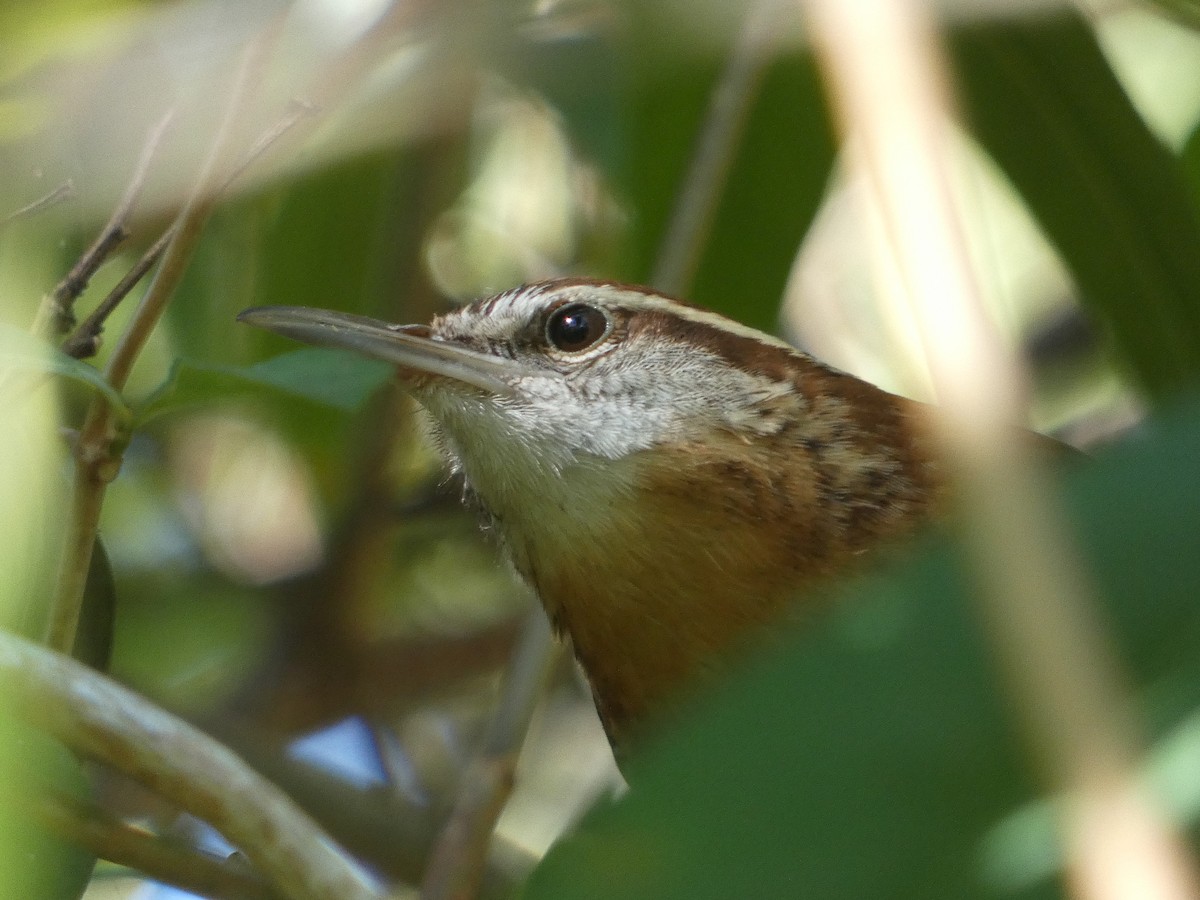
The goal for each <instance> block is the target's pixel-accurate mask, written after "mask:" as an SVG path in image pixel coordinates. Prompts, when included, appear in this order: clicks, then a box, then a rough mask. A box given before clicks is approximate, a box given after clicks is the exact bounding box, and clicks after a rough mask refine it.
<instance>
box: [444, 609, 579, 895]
mask: <svg viewBox="0 0 1200 900" xmlns="http://www.w3.org/2000/svg"><path fill="white" fill-rule="evenodd" d="M557 650H558V645H557V644H555V643H554V640H553V635H552V634H551V629H550V622H549V620H548V619H547V618H546V614H545V613H544V612H543V611H542V609H541V608H540V607H538V608H537V609H535V610H534V611H533V612H531V613H530V615H529V618H528V619H527V620H526V622H525V627H524V629H523V630H522V632H521V636H520V638H519V639H518V641H517V644H516V646H515V647H514V648H513V656H512V661H511V662H510V663H509V666H508V669H507V670H506V671H505V675H504V686H503V688H502V693H501V699H500V703H499V706H498V707H497V709H496V713H495V717H494V718H493V719H492V722H491V724H490V725H489V727H488V732H487V735H486V736H485V738H484V743H483V748H482V750H481V751H480V753H479V755H478V757H477V758H476V759H475V760H474V761H473V762H472V763H471V765H470V766H468V767H467V771H466V772H465V773H464V775H463V780H462V784H461V785H460V786H459V791H458V798H457V800H456V801H455V804H454V809H453V810H452V811H451V813H450V819H449V820H448V821H447V823H446V826H445V828H444V829H443V831H442V835H441V837H440V838H439V840H438V843H437V846H436V847H435V848H434V851H433V855H432V857H431V858H430V861H429V868H428V869H427V871H426V874H425V880H424V882H423V883H422V885H421V898H422V900H470V898H473V897H475V896H476V895H477V894H478V891H479V885H480V883H481V881H482V878H483V873H484V871H485V870H486V866H487V855H488V846H489V844H490V842H491V838H492V832H493V831H494V830H495V827H496V820H497V819H498V818H499V817H500V812H501V810H503V808H504V804H505V802H506V801H507V800H508V796H509V794H510V793H512V787H513V782H514V779H515V776H516V769H517V757H518V756H519V755H520V752H521V745H522V744H523V743H524V741H525V735H526V733H527V732H528V730H529V722H530V720H531V719H532V718H533V710H534V707H535V706H536V705H537V700H538V696H539V695H540V693H541V688H542V684H543V683H544V682H545V678H546V673H547V672H548V671H549V669H550V667H551V665H552V664H553V662H554V659H555V655H556V653H557Z"/></svg>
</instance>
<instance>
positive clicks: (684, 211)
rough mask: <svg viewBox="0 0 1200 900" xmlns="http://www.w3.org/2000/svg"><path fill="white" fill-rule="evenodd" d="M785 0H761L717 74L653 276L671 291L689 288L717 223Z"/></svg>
mask: <svg viewBox="0 0 1200 900" xmlns="http://www.w3.org/2000/svg"><path fill="white" fill-rule="evenodd" d="M790 6H791V5H790V4H788V3H785V2H783V0H756V2H755V3H754V4H753V6H752V7H751V8H750V10H749V12H748V13H747V14H746V20H745V22H744V24H743V25H742V30H741V33H740V34H739V35H738V38H737V42H736V43H735V44H734V46H733V49H732V50H731V51H730V54H729V59H728V60H727V61H726V63H725V68H724V70H723V71H722V72H721V74H720V76H719V77H718V78H717V83H716V85H715V87H714V88H713V93H712V97H711V98H710V99H709V106H708V114H707V116H706V117H705V120H704V125H703V127H702V129H701V131H700V135H699V139H698V141H697V145H696V152H695V154H694V155H693V157H692V161H691V165H690V166H689V167H688V171H687V174H686V176H685V177H684V180H683V185H682V187H681V188H680V190H679V198H678V200H677V201H676V203H675V208H674V210H673V211H672V214H671V221H670V223H669V224H668V226H667V231H666V235H665V236H664V237H663V241H662V244H661V245H660V247H659V252H658V260H657V263H656V265H655V267H654V274H653V275H652V276H651V279H650V282H651V284H653V285H654V287H656V288H658V289H659V290H660V291H663V292H664V293H667V294H681V293H684V292H686V290H687V288H688V286H689V285H690V284H691V281H692V279H693V278H694V277H695V274H696V268H697V266H698V265H699V263H700V254H701V252H702V251H703V249H704V244H705V241H706V239H707V238H708V233H709V230H710V229H711V228H712V221H713V217H714V216H715V215H716V211H717V203H718V201H719V200H720V198H721V189H722V188H723V187H724V185H725V179H726V177H727V176H728V174H729V168H730V166H731V165H732V163H733V158H734V154H735V152H736V151H737V146H738V142H739V141H740V140H741V137H742V133H743V131H744V130H745V125H746V120H747V119H748V118H749V115H750V109H751V105H752V103H753V100H754V97H755V96H756V95H757V93H758V88H759V86H760V85H761V84H762V79H763V74H764V73H765V72H766V69H767V66H768V65H769V64H770V62H771V58H772V50H773V48H774V46H775V43H776V41H777V40H778V35H779V25H780V21H781V18H782V15H783V13H784V12H785V10H786V11H788V12H790V11H791V9H790Z"/></svg>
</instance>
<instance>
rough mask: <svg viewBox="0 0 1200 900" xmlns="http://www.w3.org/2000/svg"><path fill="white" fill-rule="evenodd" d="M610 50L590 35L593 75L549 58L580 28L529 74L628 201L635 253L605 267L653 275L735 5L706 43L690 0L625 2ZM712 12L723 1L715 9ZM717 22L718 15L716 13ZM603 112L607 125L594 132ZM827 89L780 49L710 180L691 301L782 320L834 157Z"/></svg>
mask: <svg viewBox="0 0 1200 900" xmlns="http://www.w3.org/2000/svg"><path fill="white" fill-rule="evenodd" d="M616 9H618V10H620V11H621V13H622V14H623V15H624V20H623V21H622V22H621V25H623V26H624V27H623V28H621V30H620V32H619V33H620V35H621V40H620V41H618V42H617V43H618V54H617V56H616V58H613V57H612V56H611V55H609V53H607V52H605V51H606V50H607V45H604V46H595V45H593V44H590V43H589V44H587V45H585V46H584V48H583V60H584V63H585V64H586V66H587V67H588V68H587V72H588V73H590V75H591V77H590V78H587V76H586V75H585V76H583V77H580V76H579V74H578V73H575V74H574V75H573V76H572V78H571V79H570V80H569V81H568V82H567V83H566V84H565V85H564V83H563V79H562V77H561V70H562V69H563V68H567V69H573V67H574V64H573V62H566V63H563V64H562V65H561V66H559V67H553V66H552V65H550V64H548V63H547V62H546V61H545V60H544V59H542V56H543V55H545V54H547V53H548V54H549V55H550V58H551V62H552V61H553V59H555V58H563V57H565V56H567V55H568V54H570V55H571V59H572V60H573V59H574V54H575V53H576V52H577V50H578V49H579V48H578V44H579V43H580V41H579V40H577V39H573V40H570V41H567V40H562V41H559V42H558V43H557V44H554V45H551V46H549V48H547V47H546V46H542V47H539V48H538V49H539V51H540V54H539V57H538V59H539V60H541V65H538V64H536V63H535V64H534V67H533V71H532V73H531V74H530V75H529V76H528V77H530V78H532V79H533V80H534V82H535V85H536V86H537V87H538V89H539V90H541V91H542V92H543V93H544V94H546V95H547V96H549V97H551V98H552V99H554V100H555V101H556V102H558V103H559V111H560V112H561V113H562V114H563V115H564V118H565V120H566V124H567V129H568V131H569V133H570V134H571V135H572V136H573V137H575V139H576V141H577V143H578V144H579V145H580V146H581V147H582V148H583V149H584V150H585V151H586V152H590V153H592V154H594V158H595V161H596V162H597V163H598V164H599V165H601V166H602V167H603V168H604V169H605V171H606V173H607V174H608V175H609V177H610V178H611V179H612V181H613V183H614V184H615V186H616V189H617V192H618V194H619V195H620V196H621V199H622V200H624V201H625V203H626V204H627V206H628V208H629V209H630V211H631V213H632V216H633V218H632V221H631V223H630V229H631V237H630V241H629V245H628V246H627V248H626V250H627V253H626V254H625V255H624V256H623V257H622V258H621V259H619V260H615V261H614V262H613V263H612V265H614V266H616V271H615V272H612V271H609V272H605V273H604V274H606V275H616V276H617V277H620V278H623V279H626V280H629V281H634V282H642V283H644V282H646V281H648V280H649V278H650V277H651V273H652V271H653V270H654V266H655V262H656V260H657V258H658V255H659V252H660V246H661V244H662V241H663V237H664V233H665V230H666V227H667V223H668V221H669V220H670V216H671V214H672V212H673V210H674V208H675V205H676V203H677V201H678V197H679V191H680V189H681V187H682V184H683V178H684V175H685V173H686V172H687V170H688V166H689V164H690V163H691V160H692V155H693V153H694V152H695V148H696V146H697V142H698V140H699V137H698V136H699V135H700V133H701V129H702V127H703V125H704V122H705V118H706V115H707V113H708V107H709V103H710V98H711V96H712V93H713V90H714V88H715V86H716V83H717V79H718V77H719V75H720V73H721V71H722V69H723V68H724V66H725V60H724V59H723V58H722V56H721V54H722V53H724V52H728V49H729V45H730V44H731V43H732V40H733V37H734V34H735V33H736V28H737V27H739V22H738V20H739V19H740V18H741V16H742V14H744V10H743V9H742V8H739V7H730V8H729V9H728V10H727V11H726V12H727V14H728V19H729V21H728V22H724V23H722V24H723V25H726V26H728V27H727V28H726V35H727V40H726V44H725V46H724V47H719V46H715V45H714V46H713V47H708V46H706V47H704V48H703V49H699V48H697V47H696V46H694V45H693V43H692V42H690V41H688V40H687V39H686V36H682V35H680V34H679V28H678V17H679V16H685V17H686V16H690V15H691V13H690V12H688V10H687V7H686V5H685V4H679V3H653V4H647V3H627V4H622V5H619V6H618V7H616ZM712 12H713V13H714V14H715V13H717V12H718V10H715V9H714V10H713V11H712ZM713 30H714V31H716V30H717V28H716V26H715V25H714V27H713ZM600 123H604V124H605V126H606V127H605V129H604V134H605V137H603V138H602V137H600V136H598V131H599V124H600ZM834 153H835V148H834V141H833V137H832V133H831V130H830V125H829V121H828V114H827V111H826V108H825V100H824V94H823V91H822V90H821V86H820V83H819V79H818V77H817V74H816V71H815V69H814V67H813V62H812V59H811V57H809V56H807V55H799V56H798V55H789V56H781V57H780V58H779V59H777V60H776V61H775V62H774V63H773V64H772V65H770V66H769V67H768V69H767V71H766V73H765V77H764V79H763V82H762V84H761V85H760V87H759V90H758V93H757V95H756V97H755V98H753V100H752V106H751V111H750V114H749V117H748V119H747V122H746V126H745V131H744V133H743V135H742V136H741V139H740V141H739V142H738V145H737V148H736V155H735V158H734V159H733V162H732V167H731V171H730V173H729V176H728V180H727V182H726V183H724V184H720V185H716V186H715V187H716V190H717V194H718V199H719V205H718V207H717V210H716V217H715V221H714V222H713V225H712V230H711V232H710V234H709V235H708V238H707V240H706V241H705V243H704V247H703V252H702V256H701V259H702V262H701V264H700V268H699V271H698V272H697V275H696V279H695V283H694V285H693V286H692V287H691V288H690V289H689V290H688V291H686V294H687V296H688V299H689V300H693V301H695V302H697V303H701V304H704V305H706V306H709V307H712V308H713V309H717V310H719V311H721V312H724V313H728V314H730V315H733V316H736V317H737V318H738V319H740V320H741V321H744V322H746V323H748V324H751V325H754V326H757V327H760V328H764V329H767V330H771V329H773V328H774V327H775V324H776V321H777V318H778V313H779V303H780V299H781V297H782V294H783V288H784V285H785V283H786V280H787V276H788V273H789V271H790V270H791V265H792V260H793V258H794V257H795V254H796V249H797V247H798V246H799V244H800V240H801V238H802V237H803V235H804V234H805V232H806V231H807V230H808V227H809V225H810V224H811V222H812V218H813V216H814V215H815V214H816V210H817V208H818V206H819V204H820V201H821V199H822V196H823V194H824V190H825V183H826V180H827V179H828V176H829V172H830V169H831V167H832V164H833V159H834Z"/></svg>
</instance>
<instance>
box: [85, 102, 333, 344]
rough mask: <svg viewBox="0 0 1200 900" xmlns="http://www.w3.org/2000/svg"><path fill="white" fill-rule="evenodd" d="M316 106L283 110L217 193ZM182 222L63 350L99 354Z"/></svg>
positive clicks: (149, 252) (301, 105) (160, 240)
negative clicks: (113, 319) (116, 317)
mask: <svg viewBox="0 0 1200 900" xmlns="http://www.w3.org/2000/svg"><path fill="white" fill-rule="evenodd" d="M313 111H314V107H313V106H311V105H310V104H307V103H303V102H301V101H296V102H295V103H293V104H292V105H291V106H290V107H289V109H288V110H287V112H285V113H284V114H283V116H282V117H281V118H280V120H279V121H278V122H276V123H275V124H274V125H272V126H271V127H270V128H269V129H267V131H266V132H264V133H263V135H262V136H261V137H260V138H259V139H258V140H257V141H255V143H254V146H253V147H251V148H250V150H249V151H247V153H246V155H245V157H244V158H243V159H242V160H241V161H240V162H239V163H238V164H237V166H235V167H234V169H233V171H232V172H231V173H230V174H229V175H228V177H226V178H225V180H224V181H223V182H222V183H221V185H220V187H219V188H217V189H216V190H215V191H214V193H215V195H216V197H214V200H215V199H216V198H217V197H220V196H222V195H223V194H224V193H225V191H226V190H227V189H228V187H229V186H230V184H232V183H233V182H234V181H236V180H237V179H238V178H239V177H240V176H241V175H242V173H243V172H245V171H246V170H247V169H248V168H250V166H252V165H253V164H254V163H255V162H257V161H258V159H259V158H260V157H261V156H262V155H263V154H264V153H266V152H267V150H269V149H270V148H271V145H272V144H274V143H275V142H276V141H277V140H279V138H281V137H282V136H283V135H285V134H287V132H288V131H290V130H291V129H292V127H293V126H294V125H296V123H297V122H300V121H301V120H303V119H305V118H306V117H308V116H310V115H312V113H313ZM178 226H179V222H178V221H176V222H174V223H172V224H171V226H170V227H169V228H167V230H166V231H164V232H163V233H162V234H161V235H160V236H159V238H158V240H157V241H155V242H154V243H153V244H151V245H150V249H148V250H147V251H146V252H145V253H143V254H142V257H141V259H139V260H138V261H137V262H136V263H135V264H134V266H133V268H131V269H130V270H129V272H128V273H126V275H125V277H124V278H122V279H121V280H120V281H119V282H118V283H117V285H116V287H114V288H113V289H112V290H111V291H109V292H108V296H106V297H105V298H104V299H103V300H101V301H100V303H99V304H98V305H97V306H96V308H95V309H94V310H93V311H92V314H91V315H90V316H88V317H87V318H86V319H84V320H83V322H82V323H81V324H80V325H79V327H78V328H76V329H75V332H74V333H73V334H72V335H71V336H70V337H69V338H67V339H66V340H65V341H63V345H62V351H63V352H64V353H66V354H67V355H68V356H73V357H75V358H76V359H87V358H88V357H90V356H95V355H96V353H97V352H98V351H99V349H100V335H101V334H102V333H103V332H104V323H105V322H107V321H108V317H109V316H110V315H112V313H113V310H115V309H116V308H117V307H118V306H119V305H120V303H121V301H122V300H124V299H125V297H126V296H128V294H129V292H130V291H132V290H133V289H134V288H135V287H136V286H137V283H138V282H139V281H141V280H142V279H143V278H144V277H145V275H146V273H147V272H149V271H150V269H151V268H153V266H154V264H155V263H156V262H158V261H159V259H160V258H161V257H162V255H163V251H164V250H166V248H167V245H168V244H169V243H170V242H171V239H172V238H173V237H174V236H175V232H176V229H177V228H178Z"/></svg>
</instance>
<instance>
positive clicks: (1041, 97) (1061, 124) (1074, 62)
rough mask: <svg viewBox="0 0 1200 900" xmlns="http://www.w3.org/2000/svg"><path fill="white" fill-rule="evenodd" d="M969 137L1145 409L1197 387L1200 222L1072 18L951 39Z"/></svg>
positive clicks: (1175, 172) (993, 25)
mask: <svg viewBox="0 0 1200 900" xmlns="http://www.w3.org/2000/svg"><path fill="white" fill-rule="evenodd" d="M952 48H953V50H954V58H955V61H956V63H957V72H958V85H959V88H960V91H961V94H962V97H963V100H964V102H965V105H966V111H967V114H968V119H969V121H970V124H971V126H972V128H973V130H974V133H975V135H976V137H977V138H978V139H979V140H980V141H981V142H982V144H983V146H984V147H985V148H986V149H987V151H988V152H989V153H990V154H991V155H992V156H993V158H994V159H995V160H996V161H997V162H998V163H999V165H1000V166H1001V168H1003V169H1004V171H1005V172H1006V173H1007V175H1008V177H1009V178H1010V179H1011V180H1012V182H1013V184H1014V185H1015V186H1016V188H1017V190H1018V191H1019V192H1020V194H1021V196H1022V197H1023V198H1024V199H1025V201H1026V203H1027V204H1028V205H1029V207H1030V209H1031V210H1032V212H1033V214H1034V216H1035V217H1036V218H1037V220H1038V221H1039V223H1040V224H1041V226H1042V228H1043V229H1044V230H1045V232H1046V235H1047V236H1048V237H1049V239H1050V241H1051V242H1052V243H1053V244H1054V245H1055V246H1056V247H1057V248H1058V251H1059V253H1060V254H1061V255H1062V257H1063V259H1064V261H1065V262H1066V264H1067V266H1068V267H1069V268H1070V270H1071V272H1072V274H1073V275H1074V277H1075V280H1076V282H1077V283H1078V285H1079V288H1080V290H1081V293H1082V297H1081V300H1082V302H1083V303H1084V304H1085V305H1086V307H1087V308H1088V309H1089V310H1090V311H1092V312H1093V313H1094V314H1095V315H1096V317H1097V318H1098V319H1099V320H1101V321H1102V322H1103V323H1104V324H1105V325H1106V326H1107V329H1108V330H1109V331H1110V332H1111V334H1112V339H1113V342H1114V344H1115V346H1116V349H1117V350H1118V352H1119V354H1120V357H1121V359H1122V361H1123V362H1124V364H1125V365H1126V366H1127V367H1128V369H1129V370H1130V372H1131V373H1132V374H1133V376H1134V378H1135V380H1136V381H1137V382H1138V383H1139V385H1140V386H1141V387H1142V388H1143V389H1144V390H1145V391H1146V392H1148V393H1149V394H1150V395H1151V396H1153V397H1158V398H1161V397H1163V396H1164V395H1166V394H1169V393H1172V392H1176V391H1179V390H1180V389H1181V388H1182V387H1184V386H1185V385H1188V384H1189V383H1194V382H1195V381H1196V380H1197V378H1198V377H1200V252H1197V248H1198V247H1200V215H1198V214H1197V209H1196V204H1195V202H1194V200H1193V198H1192V196H1191V194H1190V192H1189V191H1188V189H1187V183H1186V180H1185V179H1184V178H1183V175H1182V170H1181V167H1180V165H1179V161H1178V160H1177V159H1176V158H1175V157H1174V156H1173V155H1172V154H1171V152H1170V151H1169V150H1168V149H1167V148H1166V147H1164V146H1163V145H1162V144H1161V143H1160V142H1159V141H1158V140H1157V138H1155V136H1154V135H1153V134H1151V132H1150V130H1149V129H1148V127H1147V126H1146V123H1145V122H1144V121H1143V120H1142V119H1141V117H1140V116H1139V115H1138V113H1137V111H1136V110H1135V109H1134V107H1133V105H1132V104H1131V103H1130V101H1129V98H1128V97H1127V96H1126V94H1125V92H1124V90H1123V89H1122V88H1121V85H1120V83H1119V82H1118V81H1117V79H1116V77H1115V76H1114V75H1113V72H1112V70H1111V69H1110V68H1109V66H1108V63H1107V61H1106V60H1105V58H1104V54H1103V53H1102V52H1101V50H1100V47H1099V45H1098V44H1097V43H1096V39H1095V37H1094V35H1093V34H1092V32H1091V30H1090V29H1089V28H1088V27H1087V25H1086V24H1085V23H1084V22H1083V21H1081V20H1080V19H1078V18H1076V17H1073V16H1066V15H1063V16H1059V17H1055V18H1032V17H1031V18H1029V19H1022V20H1019V21H1017V20H1014V21H1011V22H1003V23H997V22H989V23H987V24H985V25H980V26H975V27H967V28H964V29H962V30H961V31H959V32H958V33H957V34H956V35H955V36H954V38H953V41H952Z"/></svg>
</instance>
